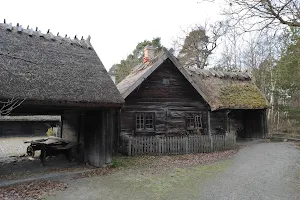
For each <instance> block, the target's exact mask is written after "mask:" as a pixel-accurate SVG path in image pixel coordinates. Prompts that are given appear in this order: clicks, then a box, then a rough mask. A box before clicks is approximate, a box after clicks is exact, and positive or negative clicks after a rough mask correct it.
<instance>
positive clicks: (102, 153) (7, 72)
mask: <svg viewBox="0 0 300 200" xmlns="http://www.w3.org/2000/svg"><path fill="white" fill-rule="evenodd" d="M0 80H1V81H0V88H1V89H0V103H2V104H3V103H5V102H9V101H10V100H20V101H19V102H21V104H20V106H18V107H16V108H15V109H13V110H12V111H11V113H10V114H11V115H60V116H61V117H62V120H61V126H62V127H61V130H62V134H61V137H62V138H64V139H66V140H70V141H75V142H77V143H78V144H79V146H78V148H77V152H76V155H77V156H78V159H80V160H82V161H84V162H86V163H88V164H91V165H93V166H96V167H101V166H104V165H106V164H109V163H110V162H111V160H112V152H113V135H114V132H115V131H116V128H115V127H116V126H115V124H116V122H117V119H118V117H116V115H117V113H118V110H119V109H120V108H121V106H122V104H123V103H124V100H123V98H122V97H121V95H120V93H119V91H118V90H117V88H116V86H115V85H114V83H113V81H112V80H111V79H110V77H109V75H108V73H107V71H106V69H105V68H104V66H103V64H102V62H101V60H100V59H99V57H98V55H97V53H96V51H95V50H94V48H93V46H92V45H91V43H90V37H88V38H87V39H83V38H81V39H79V38H77V37H76V36H75V37H74V39H71V38H69V37H67V36H65V37H61V36H59V34H55V35H53V34H52V33H51V32H50V30H48V32H47V33H42V32H41V31H39V30H38V28H36V29H35V30H33V29H30V28H29V27H27V29H25V28H23V27H22V26H21V25H19V24H17V26H13V25H12V24H11V23H10V24H8V23H6V22H5V20H4V23H0ZM16 102H17V101H16ZM7 107H9V106H7ZM8 111H10V110H8Z"/></svg>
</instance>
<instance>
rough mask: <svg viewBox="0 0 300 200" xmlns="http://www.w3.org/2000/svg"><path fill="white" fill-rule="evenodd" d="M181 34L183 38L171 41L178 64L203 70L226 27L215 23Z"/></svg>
mask: <svg viewBox="0 0 300 200" xmlns="http://www.w3.org/2000/svg"><path fill="white" fill-rule="evenodd" d="M182 32H183V37H179V38H177V39H176V40H174V41H173V42H174V48H175V50H177V52H178V59H179V61H180V63H181V64H182V65H183V66H185V67H197V68H200V69H203V68H205V67H206V66H207V65H208V58H209V56H210V55H211V54H212V53H213V51H214V50H215V49H216V48H217V46H218V44H219V43H218V42H219V40H220V38H221V37H222V36H223V35H224V34H225V32H226V26H225V25H224V24H223V23H222V22H217V23H215V24H213V25H209V26H208V25H207V24H206V25H205V26H204V27H203V26H198V25H196V26H194V27H192V28H190V29H189V30H187V31H184V30H182Z"/></svg>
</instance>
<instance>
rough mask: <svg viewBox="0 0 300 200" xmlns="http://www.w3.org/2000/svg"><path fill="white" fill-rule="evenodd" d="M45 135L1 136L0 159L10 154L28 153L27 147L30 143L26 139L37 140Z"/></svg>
mask: <svg viewBox="0 0 300 200" xmlns="http://www.w3.org/2000/svg"><path fill="white" fill-rule="evenodd" d="M41 138H45V137H0V159H1V161H3V158H6V157H10V156H21V155H24V154H26V149H27V147H28V145H29V144H25V143H24V142H25V141H28V140H36V139H41Z"/></svg>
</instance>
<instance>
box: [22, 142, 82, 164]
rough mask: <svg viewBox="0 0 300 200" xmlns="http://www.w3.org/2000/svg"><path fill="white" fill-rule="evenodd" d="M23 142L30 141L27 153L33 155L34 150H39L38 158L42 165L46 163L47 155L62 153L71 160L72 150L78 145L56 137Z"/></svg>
mask: <svg viewBox="0 0 300 200" xmlns="http://www.w3.org/2000/svg"><path fill="white" fill-rule="evenodd" d="M24 143H30V145H29V146H28V147H27V155H28V156H34V155H35V151H39V150H40V151H41V155H40V160H41V162H42V164H43V165H45V163H46V157H47V156H56V155H59V154H64V155H65V156H66V158H67V159H68V160H69V161H71V160H72V150H73V149H74V148H76V147H77V146H78V144H77V143H76V142H70V141H66V140H63V139H61V138H57V137H50V138H45V139H38V140H31V141H26V142H24Z"/></svg>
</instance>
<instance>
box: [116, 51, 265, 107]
mask: <svg viewBox="0 0 300 200" xmlns="http://www.w3.org/2000/svg"><path fill="white" fill-rule="evenodd" d="M166 59H170V60H171V61H172V62H173V64H174V66H175V67H177V69H178V70H179V71H180V72H181V73H182V75H183V76H184V77H185V78H186V79H187V80H188V81H189V82H190V83H191V85H192V86H193V87H194V88H195V89H196V90H197V92H198V93H199V94H200V95H201V96H202V97H203V99H204V100H205V101H206V102H207V103H208V104H209V106H210V108H211V110H212V111H214V110H219V109H265V108H267V107H268V102H267V100H266V98H265V97H264V95H263V94H262V93H261V92H260V90H259V89H258V88H257V86H255V84H254V83H253V82H252V80H251V76H250V75H248V74H247V73H242V72H221V71H216V70H203V69H192V68H183V67H182V66H181V65H180V64H179V62H178V61H177V59H176V58H175V57H174V56H173V55H172V54H170V53H169V52H168V51H167V50H164V51H163V52H162V53H160V54H158V55H157V56H156V57H155V58H154V59H153V60H152V61H151V62H148V63H145V64H140V65H138V66H136V67H135V68H134V69H133V70H132V72H131V73H130V74H129V75H128V76H127V77H125V79H124V80H122V81H121V82H120V83H119V84H118V85H117V88H118V89H119V91H120V93H121V95H122V97H123V98H124V99H125V98H126V97H127V96H128V95H129V94H130V93H131V92H133V91H134V90H135V89H136V88H137V87H138V86H139V85H140V84H141V83H142V82H143V81H144V80H145V79H147V77H148V76H150V75H151V74H152V72H154V71H155V70H156V69H157V68H158V67H159V66H160V65H161V64H162V63H163V62H164V61H165V60H166Z"/></svg>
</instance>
